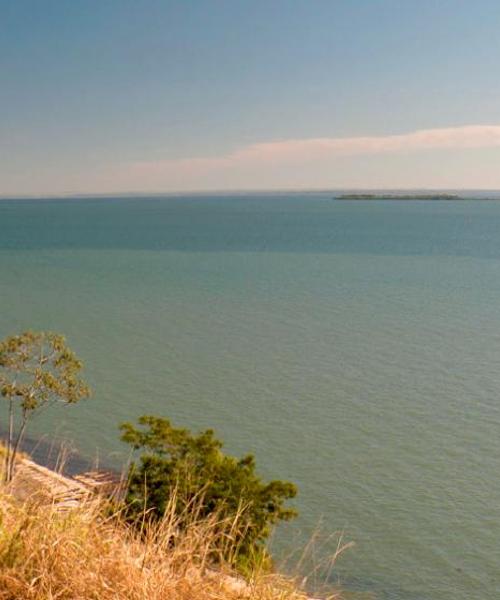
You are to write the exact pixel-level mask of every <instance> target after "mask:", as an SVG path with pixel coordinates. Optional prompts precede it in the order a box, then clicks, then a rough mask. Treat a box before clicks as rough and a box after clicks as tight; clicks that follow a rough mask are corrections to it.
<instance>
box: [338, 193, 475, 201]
mask: <svg viewBox="0 0 500 600" xmlns="http://www.w3.org/2000/svg"><path fill="white" fill-rule="evenodd" d="M336 199H337V200H465V198H463V197H462V196H458V195H457V194H342V195H340V196H337V198H336Z"/></svg>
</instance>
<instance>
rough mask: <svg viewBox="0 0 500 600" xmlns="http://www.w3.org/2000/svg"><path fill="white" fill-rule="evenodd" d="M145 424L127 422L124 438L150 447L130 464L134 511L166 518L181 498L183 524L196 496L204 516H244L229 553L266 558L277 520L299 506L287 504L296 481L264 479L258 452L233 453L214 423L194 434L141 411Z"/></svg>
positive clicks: (289, 515)
mask: <svg viewBox="0 0 500 600" xmlns="http://www.w3.org/2000/svg"><path fill="white" fill-rule="evenodd" d="M139 425H140V427H139V428H137V427H135V426H134V425H131V424H130V423H124V424H122V425H121V430H122V440H123V441H125V442H127V443H128V444H130V445H131V446H132V447H133V448H134V449H135V450H145V453H144V454H142V456H141V457H140V463H139V464H136V463H133V464H132V466H131V468H130V473H129V486H128V492H127V498H126V500H127V503H128V513H129V515H130V516H131V517H132V518H143V517H144V515H145V514H148V515H149V516H150V517H151V518H153V519H160V518H161V517H162V516H163V515H164V513H165V510H166V508H167V506H169V503H171V501H172V498H175V502H176V508H175V510H176V514H177V515H178V516H179V517H180V518H181V526H182V518H183V516H184V515H186V514H187V512H189V507H190V506H192V503H193V502H195V503H196V510H197V514H198V515H199V516H200V517H202V518H203V517H207V516H209V515H213V514H216V515H217V516H218V517H220V518H221V520H226V519H230V520H237V521H238V523H237V526H236V527H235V529H234V530H233V535H234V537H235V543H234V544H233V547H232V553H233V556H232V557H228V556H225V558H226V559H228V558H230V559H236V561H237V562H238V564H239V565H240V566H245V565H246V564H247V563H248V562H251V561H254V560H257V559H262V558H263V557H264V556H265V549H264V546H263V543H264V541H265V540H266V538H267V537H268V535H269V533H270V530H271V526H272V525H273V524H274V523H276V522H278V521H280V520H288V519H291V518H292V517H294V516H296V512H295V511H294V510H293V509H291V508H287V507H285V506H284V503H285V501H286V500H287V499H289V498H293V497H294V496H295V495H296V493H297V488H296V487H295V485H294V484H292V483H289V482H287V481H271V482H269V483H264V482H263V481H262V479H261V478H260V477H259V476H258V475H257V474H256V473H255V459H254V457H253V456H252V455H247V456H244V457H243V458H241V459H237V458H234V457H232V456H227V455H226V454H224V453H223V452H222V450H221V448H222V442H220V441H219V440H218V439H216V438H215V437H214V432H213V431H212V430H211V429H207V430H206V431H203V432H202V433H200V434H198V435H193V434H192V433H191V432H190V431H189V430H187V429H178V428H175V427H173V426H172V425H171V424H170V421H168V420H167V419H162V418H159V417H153V416H143V417H141V418H140V419H139ZM197 500H198V502H197ZM199 501H201V506H199ZM186 509H187V510H186ZM184 525H188V523H187V522H186V523H185V524H184ZM235 548H236V550H235Z"/></svg>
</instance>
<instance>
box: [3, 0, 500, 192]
mask: <svg viewBox="0 0 500 600" xmlns="http://www.w3.org/2000/svg"><path fill="white" fill-rule="evenodd" d="M499 31H500V1H499V0H475V1H471V0H287V1H285V0H267V1H259V0H246V1H242V0H227V1H226V0H180V1H177V2H173V1H168V0H162V1H152V0H141V1H138V0H130V1H127V0H97V1H93V0H82V1H80V0H64V1H63V0H60V1H58V2H56V1H51V0H43V1H40V0H33V1H28V0H0V194H3V195H8V194H50V193H58V194H59V193H71V192H81V193H86V192H120V191H134V190H142V191H174V190H202V189H272V188H325V187H332V188H342V187H344V188H345V187H352V188H376V187H381V188H383V187H397V188H401V187H410V188H411V187H420V188H425V187H428V188H460V187H469V188H500V75H499V73H500V35H499Z"/></svg>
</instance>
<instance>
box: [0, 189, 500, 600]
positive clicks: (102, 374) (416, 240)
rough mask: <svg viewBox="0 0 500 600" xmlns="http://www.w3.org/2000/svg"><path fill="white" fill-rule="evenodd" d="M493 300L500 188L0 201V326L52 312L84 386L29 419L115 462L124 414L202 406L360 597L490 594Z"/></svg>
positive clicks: (499, 354)
mask: <svg viewBox="0 0 500 600" xmlns="http://www.w3.org/2000/svg"><path fill="white" fill-rule="evenodd" d="M499 300H500V202H493V201H463V202H458V201H457V202H423V201H418V202H410V201H404V202H395V201H386V202H384V201H380V202H378V201H377V202H361V201H356V202H341V201H335V200H332V198H331V195H326V194H325V195H321V194H315V195H307V196H306V195H304V196H301V195H293V196H286V195H275V196H270V197H264V196H254V197H245V196H241V195H240V196H236V197H233V198H230V197H223V198H217V197H208V196H207V197H190V198H188V197H185V198H166V199H161V198H149V199H148V198H142V199H90V200H89V199H78V200H16V201H14V200H12V201H10V200H2V201H0V309H1V311H0V335H1V336H3V335H6V334H9V333H13V332H17V331H20V330H22V329H24V328H28V327H31V328H40V329H52V330H56V331H61V332H64V333H65V334H66V335H67V337H68V339H69V342H70V344H71V346H72V347H73V348H74V349H75V350H76V351H77V352H78V353H79V354H80V355H81V357H82V358H83V359H84V361H85V365H86V374H87V378H88V380H89V381H90V383H91V384H92V387H93V389H94V397H93V399H92V400H89V401H87V402H86V403H84V404H83V403H82V404H81V405H79V406H77V407H71V408H69V409H54V410H52V412H50V414H49V413H46V414H45V415H44V416H42V417H40V418H39V419H38V421H37V422H36V423H34V424H33V425H34V426H33V427H32V430H31V432H32V433H33V434H34V435H35V436H41V435H43V434H49V439H50V436H53V435H57V436H58V437H64V436H66V437H69V438H70V439H72V440H74V443H75V445H76V447H77V448H78V449H79V450H80V451H81V452H82V453H83V454H84V455H85V456H87V457H89V458H93V457H95V456H99V457H100V460H101V461H102V462H105V463H106V464H115V465H116V464H119V463H120V461H121V460H122V459H123V456H124V449H123V448H122V447H121V445H120V443H119V441H118V433H117V427H116V426H117V424H118V423H119V422H120V421H123V420H126V419H134V418H135V417H136V416H138V415H140V414H142V413H154V414H163V415H166V416H169V417H171V418H172V419H173V420H174V421H175V422H176V423H179V424H184V425H186V426H190V427H193V428H201V427H206V426H212V427H214V428H215V429H216V430H217V432H218V433H219V434H220V436H221V437H222V438H223V439H224V440H225V441H226V444H227V448H228V449H229V450H230V451H231V452H234V453H244V452H247V451H252V452H254V453H255V454H256V456H257V459H258V464H259V465H260V466H261V471H262V472H263V474H265V475H266V476H267V477H278V478H288V479H290V480H293V481H295V482H297V483H298V485H299V488H300V495H299V497H298V499H297V505H298V508H299V511H300V514H301V517H300V519H299V521H298V522H297V523H296V524H294V525H292V526H290V527H289V526H286V527H284V528H281V530H280V531H279V532H278V535H277V538H278V539H277V540H276V543H277V545H278V547H279V548H287V547H288V546H291V545H293V544H294V543H295V541H296V540H302V539H306V538H307V537H308V536H309V535H310V534H311V532H312V531H313V530H314V529H315V528H316V527H317V525H318V523H319V521H320V519H321V523H322V525H321V529H322V530H324V531H326V532H334V531H339V530H342V531H344V534H345V539H346V540H354V541H355V543H356V546H355V547H354V548H353V549H351V550H349V551H348V552H347V553H346V554H345V555H344V556H343V558H342V559H341V560H340V562H339V563H338V568H337V570H336V572H335V574H334V578H333V579H334V580H335V581H336V580H337V578H340V580H341V581H342V582H343V584H344V585H345V586H346V587H347V588H348V589H352V590H361V591H367V592H371V593H373V596H372V595H371V594H370V595H369V596H368V597H370V598H372V597H374V598H378V599H381V600H388V599H390V600H417V599H418V600H424V599H425V600H466V599H467V600H471V599H478V600H490V599H491V600H493V599H494V598H495V599H496V598H498V597H499V596H500V570H499V566H500V565H499V563H500V545H499V537H500V398H499V397H500V368H499V367H500V301H499ZM363 597H364V596H363Z"/></svg>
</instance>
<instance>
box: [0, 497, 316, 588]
mask: <svg viewBox="0 0 500 600" xmlns="http://www.w3.org/2000/svg"><path fill="white" fill-rule="evenodd" d="M103 515H107V516H106V517H105V516H103ZM0 517H1V524H0V600H47V599H48V598H52V599H56V598H57V599H58V600H76V599H82V600H84V599H85V600H86V599H94V600H167V599H168V600H243V599H245V598H249V599H252V600H304V599H305V596H306V595H305V594H304V593H302V592H300V591H299V590H298V587H297V584H296V582H294V581H293V580H290V579H286V578H284V577H282V576H278V575H271V574H269V573H264V572H260V571H258V570H254V571H253V573H252V575H251V577H249V579H248V580H247V581H244V580H242V579H241V578H239V577H238V576H237V575H235V573H234V571H232V569H231V566H230V565H228V564H227V562H225V561H224V558H223V556H220V559H219V561H218V568H217V571H215V570H213V568H212V566H211V565H212V560H211V558H210V557H213V555H214V553H217V552H220V551H221V548H223V547H225V552H224V554H231V547H232V546H234V544H235V540H234V538H233V535H232V532H233V531H234V528H235V526H236V524H235V523H234V522H231V521H229V520H224V519H222V520H221V519H220V518H218V517H217V516H216V515H215V514H213V515H211V516H210V517H208V518H201V517H200V516H199V511H198V510H197V509H196V506H191V507H189V509H188V510H187V512H186V513H185V514H178V513H177V511H176V508H175V498H172V499H171V501H170V502H169V504H168V505H167V506H166V510H165V512H164V515H163V518H162V519H160V520H158V521H155V522H154V523H150V522H148V523H146V522H145V523H144V526H143V528H142V530H141V531H138V530H137V529H136V528H134V527H130V526H129V525H128V524H127V523H126V522H125V521H124V519H123V517H122V515H121V514H120V513H119V512H114V513H111V514H110V512H109V510H106V507H105V506H102V504H99V503H98V502H88V503H86V504H82V505H80V506H79V507H77V508H74V509H72V510H69V511H64V512H60V511H57V510H56V508H55V507H54V506H50V505H49V506H43V505H39V504H38V505H36V504H23V505H21V504H18V503H16V502H15V500H14V499H13V498H12V497H10V496H7V495H3V494H1V493H0ZM181 523H182V524H183V526H181ZM186 523H189V527H185V526H184V525H185V524H186ZM233 551H234V549H233Z"/></svg>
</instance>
